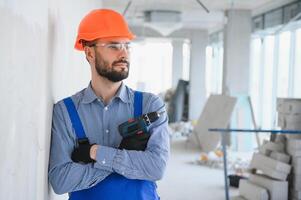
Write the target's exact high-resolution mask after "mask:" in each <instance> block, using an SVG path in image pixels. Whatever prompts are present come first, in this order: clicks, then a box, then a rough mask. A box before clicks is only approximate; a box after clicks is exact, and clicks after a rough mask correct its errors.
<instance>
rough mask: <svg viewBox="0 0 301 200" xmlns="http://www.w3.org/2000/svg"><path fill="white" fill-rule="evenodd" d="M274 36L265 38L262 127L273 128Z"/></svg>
mask: <svg viewBox="0 0 301 200" xmlns="http://www.w3.org/2000/svg"><path fill="white" fill-rule="evenodd" d="M274 41H275V37H274V36H267V37H266V38H265V39H264V58H265V59H264V65H263V85H262V86H263V91H262V92H263V93H262V95H263V96H262V127H263V128H272V122H273V121H272V119H273V118H272V114H273V113H274V112H273V75H274V70H273V68H274V43H275V42H274Z"/></svg>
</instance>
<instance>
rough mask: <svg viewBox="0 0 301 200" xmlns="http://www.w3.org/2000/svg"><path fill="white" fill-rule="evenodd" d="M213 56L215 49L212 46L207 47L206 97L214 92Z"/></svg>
mask: <svg viewBox="0 0 301 200" xmlns="http://www.w3.org/2000/svg"><path fill="white" fill-rule="evenodd" d="M212 56H213V49H212V47H211V46H207V47H206V97H209V95H210V93H211V92H212V84H211V83H212V80H211V78H212V74H211V73H212V68H213V66H212Z"/></svg>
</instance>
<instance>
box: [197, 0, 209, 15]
mask: <svg viewBox="0 0 301 200" xmlns="http://www.w3.org/2000/svg"><path fill="white" fill-rule="evenodd" d="M196 1H197V2H198V3H199V4H200V5H201V6H202V7H203V8H204V10H205V11H206V12H207V13H210V11H209V10H208V8H207V7H206V6H205V5H204V4H203V3H202V2H201V1H200V0H196Z"/></svg>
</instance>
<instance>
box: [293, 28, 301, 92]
mask: <svg viewBox="0 0 301 200" xmlns="http://www.w3.org/2000/svg"><path fill="white" fill-rule="evenodd" d="M300 83H301V28H300V29H298V30H297V31H296V52H295V66H294V97H295V98H301V87H300Z"/></svg>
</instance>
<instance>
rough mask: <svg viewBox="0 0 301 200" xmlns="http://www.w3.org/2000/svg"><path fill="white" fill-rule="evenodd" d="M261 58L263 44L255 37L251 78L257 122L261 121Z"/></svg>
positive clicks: (252, 46) (252, 47) (252, 99)
mask: <svg viewBox="0 0 301 200" xmlns="http://www.w3.org/2000/svg"><path fill="white" fill-rule="evenodd" d="M261 60H262V44H261V39H260V38H255V39H253V40H252V43H251V63H250V65H251V72H250V73H251V78H250V94H251V101H252V106H253V107H254V115H255V119H256V122H257V123H258V122H260V121H261V118H260V116H261V115H260V114H261V113H262V112H261V104H260V96H261V95H260V91H261V87H260V83H261V76H260V75H261V68H262V65H261Z"/></svg>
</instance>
